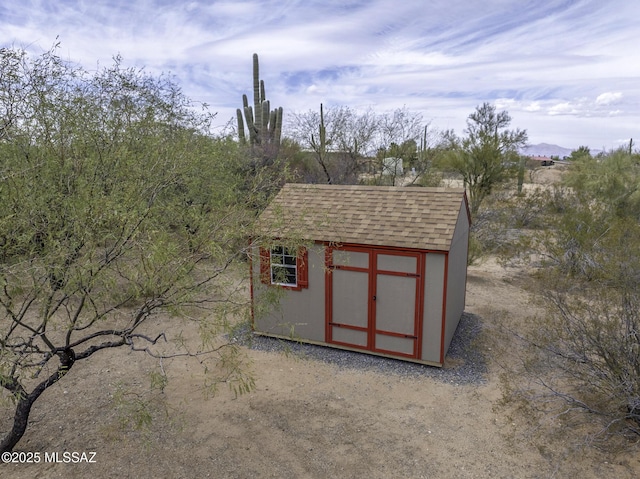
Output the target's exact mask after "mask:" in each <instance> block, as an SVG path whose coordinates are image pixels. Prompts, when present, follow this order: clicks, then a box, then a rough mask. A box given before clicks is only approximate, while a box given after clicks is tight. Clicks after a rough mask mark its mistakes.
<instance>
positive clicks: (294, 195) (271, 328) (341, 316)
mask: <svg viewBox="0 0 640 479" xmlns="http://www.w3.org/2000/svg"><path fill="white" fill-rule="evenodd" d="M469 227H470V216H469V209H468V203H467V196H466V193H465V191H464V189H448V188H417V187H415V188H412V187H382V186H352V185H348V186H343V185H306V184H286V185H284V187H283V188H282V189H281V191H280V192H279V193H278V194H277V195H276V197H275V198H274V199H273V201H272V202H271V203H270V204H269V206H268V207H267V208H266V209H265V210H264V211H263V212H262V214H261V215H260V217H259V219H258V231H259V232H260V236H261V237H262V238H267V239H269V242H263V243H262V244H259V241H258V240H257V239H256V241H255V242H254V243H253V245H252V248H253V252H254V255H252V256H253V257H254V258H256V259H255V260H254V261H252V264H251V285H252V287H251V297H252V302H253V304H256V302H257V300H259V299H260V297H261V295H263V294H266V293H268V292H269V289H270V288H276V290H277V291H278V292H280V293H282V294H281V296H280V298H279V306H278V307H277V308H275V309H271V310H268V311H264V310H262V309H261V308H254V314H253V329H254V331H255V332H256V333H258V334H262V335H268V336H275V337H281V338H288V339H292V338H293V339H296V340H298V341H303V342H308V343H314V344H320V345H325V346H331V347H337V348H344V349H349V350H356V351H360V352H366V353H370V354H376V355H382V356H389V357H393V358H397V359H404V360H408V361H414V362H418V363H424V364H429V365H434V366H442V365H443V363H444V358H445V355H446V353H447V350H448V348H449V345H450V343H451V340H452V338H453V335H454V333H455V330H456V327H457V326H458V322H459V321H460V317H461V315H462V312H463V311H464V305H465V292H466V279H467V255H468V244H469ZM289 238H295V239H296V240H302V243H300V244H304V246H299V247H295V248H292V247H287V246H285V244H286V243H287V241H286V239H289ZM261 246H262V247H261ZM272 291H273V290H272Z"/></svg>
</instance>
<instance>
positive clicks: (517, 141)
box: [441, 103, 527, 215]
mask: <svg viewBox="0 0 640 479" xmlns="http://www.w3.org/2000/svg"><path fill="white" fill-rule="evenodd" d="M510 123H511V117H510V116H509V114H508V113H507V112H506V111H502V112H496V108H495V106H493V105H491V104H489V103H484V104H482V105H480V106H478V107H477V108H476V111H475V112H473V113H471V114H470V115H469V118H468V119H467V128H466V130H465V133H466V136H465V137H463V138H458V137H457V136H456V135H455V133H454V132H452V131H449V132H446V133H445V135H444V137H445V140H446V141H447V143H448V147H449V148H448V149H449V152H448V154H447V155H446V156H444V157H443V160H442V161H441V164H442V165H443V166H445V167H446V168H448V169H450V170H452V171H455V172H456V173H458V174H460V175H461V176H462V179H463V181H464V184H465V187H466V188H468V191H469V207H470V210H471V213H472V214H473V215H475V214H476V213H477V212H478V209H479V208H480V205H481V204H482V201H483V200H484V199H485V198H486V197H487V196H489V195H490V194H491V192H492V190H493V188H494V187H495V186H496V185H497V184H499V183H500V182H501V181H503V180H504V178H505V174H506V172H507V168H506V166H505V165H506V164H509V163H511V162H514V161H517V159H518V157H519V155H518V148H519V147H521V146H524V144H525V143H526V142H527V132H526V131H523V130H519V129H516V130H507V129H506V128H507V127H508V126H509V124H510Z"/></svg>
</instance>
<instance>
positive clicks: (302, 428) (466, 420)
mask: <svg viewBox="0 0 640 479" xmlns="http://www.w3.org/2000/svg"><path fill="white" fill-rule="evenodd" d="M541 176H543V175H541ZM526 274H527V272H526V271H522V270H515V269H504V268H502V267H501V266H500V265H499V264H498V263H497V262H496V261H494V260H492V259H488V260H486V261H484V262H482V263H481V264H478V265H473V266H471V267H470V268H469V272H468V283H467V297H466V309H465V314H466V316H467V318H471V320H472V322H473V325H472V326H473V328H474V335H475V334H476V333H477V337H474V339H473V340H472V341H469V342H468V343H467V344H466V345H465V346H464V347H465V348H467V353H469V352H470V351H469V350H468V349H469V348H471V349H472V351H471V353H473V354H466V355H464V354H463V355H461V356H457V355H451V356H449V357H448V358H447V362H446V364H445V366H444V367H443V368H433V367H429V366H417V365H411V366H407V368H406V369H405V368H403V367H402V365H398V364H397V363H398V362H397V361H393V360H389V359H376V360H374V361H372V362H371V366H366V367H365V366H362V362H359V361H355V362H350V360H349V359H348V356H347V355H353V354H357V353H348V352H344V354H345V358H346V359H345V362H344V363H341V362H340V361H335V360H334V361H325V360H323V359H322V358H323V351H325V350H324V348H320V347H314V348H315V349H314V353H313V354H311V355H310V354H305V353H303V352H296V350H295V348H291V350H290V351H289V352H288V353H285V352H283V351H282V348H278V347H274V348H273V349H269V348H264V347H260V348H258V347H255V346H254V347H245V348H244V350H245V352H246V354H247V355H248V356H249V357H250V359H251V361H252V368H253V372H254V375H255V378H256V387H255V389H254V390H253V391H252V392H250V393H247V394H244V395H240V396H238V397H235V396H234V394H232V393H231V392H229V391H227V390H225V389H222V390H220V392H219V393H218V394H217V395H216V396H215V397H211V398H207V397H205V396H204V395H203V394H202V392H201V390H200V386H201V378H200V377H199V374H198V369H197V368H193V367H192V366H190V365H188V364H186V363H184V362H183V361H179V360H173V361H171V362H167V363H165V364H164V368H165V370H166V372H167V374H168V376H169V378H170V381H169V383H168V385H167V387H166V388H165V389H164V392H162V393H160V392H158V393H157V394H156V396H155V397H156V400H157V401H156V402H153V403H152V405H151V407H150V409H149V411H150V414H151V415H152V416H153V422H152V423H151V424H150V425H149V426H148V427H147V428H143V429H135V428H134V427H133V425H132V424H131V423H127V422H126V421H123V419H122V417H123V416H122V414H123V411H121V410H119V409H118V407H117V404H116V401H114V397H115V396H116V395H117V391H118V390H119V388H121V387H122V386H126V388H127V389H128V390H132V391H135V390H139V391H146V390H148V388H149V386H148V376H147V372H148V371H149V370H150V369H152V368H153V364H154V363H153V362H152V361H151V360H150V359H149V358H146V357H144V356H143V355H140V354H134V353H132V352H130V351H126V350H120V351H108V352H104V353H103V354H97V355H95V356H93V357H92V358H91V359H89V360H88V361H89V363H88V364H84V365H77V366H78V367H76V368H74V369H73V370H72V371H71V372H70V373H69V375H68V376H67V377H65V378H63V380H61V381H60V382H59V383H58V384H56V385H55V386H54V387H52V388H50V389H49V390H48V391H47V392H46V393H45V394H44V396H43V397H42V398H41V399H40V400H39V401H38V402H37V403H36V405H35V407H34V410H33V413H32V416H31V421H30V425H29V430H28V432H27V434H26V435H25V436H24V438H23V439H22V441H21V442H20V443H19V445H18V447H17V448H16V451H31V452H40V453H41V454H44V453H45V452H60V453H61V452H62V451H76V452H95V457H94V460H95V462H94V463H80V464H68V463H52V462H47V463H44V462H41V463H39V464H0V477H2V478H12V479H27V478H29V479H32V478H56V477H64V478H86V477H94V478H119V479H122V478H138V479H140V478H207V477H210V478H263V477H264V478H268V477H274V478H327V477H340V478H565V477H566V478H574V477H581V478H582V479H589V478H602V477H615V478H620V479H624V478H635V477H640V456H639V455H638V453H637V449H636V447H635V446H634V445H632V444H630V445H629V447H628V448H627V449H626V450H622V451H619V452H617V453H612V452H603V451H600V450H598V449H595V448H593V447H583V446H584V441H583V439H582V438H581V436H580V434H579V433H578V432H576V431H572V430H567V431H566V433H565V434H560V435H554V436H553V438H550V440H549V443H548V444H546V445H545V446H541V445H540V442H539V441H536V440H533V437H534V436H533V435H532V431H533V430H534V429H535V424H531V421H529V420H527V418H526V417H522V416H521V415H519V414H518V412H517V411H516V410H515V409H510V408H509V407H508V405H507V406H505V405H504V404H503V403H502V401H501V399H502V392H501V388H500V381H499V378H500V374H501V372H502V370H501V366H500V362H501V361H500V360H498V358H496V354H495V351H494V348H492V347H491V341H490V340H488V339H487V337H489V336H491V332H492V328H493V327H494V326H493V322H492V321H493V318H494V317H497V316H498V315H499V316H500V317H502V318H504V317H506V318H512V319H513V321H514V324H517V322H518V321H519V320H521V319H522V318H523V317H524V316H526V315H528V314H530V312H531V310H532V308H533V306H532V305H531V303H530V298H529V296H528V294H527V292H526V291H525V290H524V289H523V287H522V278H523V276H524V275H526ZM274 341H275V340H274ZM262 344H264V341H262ZM331 354H333V353H331ZM327 355H329V353H327ZM332 357H335V354H333V356H332ZM467 361H480V362H482V365H481V366H482V367H474V368H471V370H472V372H471V373H469V366H470V365H469V364H465V362H467ZM385 362H388V363H389V364H386V363H385ZM387 366H389V367H387ZM473 366H476V365H473ZM421 370H422V371H425V373H424V374H423V373H421ZM457 371H459V372H460V374H457ZM470 374H471V376H473V377H471V378H470V377H469V375H470ZM460 378H462V379H460ZM165 408H166V411H167V412H168V414H165ZM8 414H9V411H8V410H3V415H4V416H5V417H3V418H2V419H3V422H0V432H2V431H4V430H6V427H7V425H8V419H9V418H8V417H7V415H8Z"/></svg>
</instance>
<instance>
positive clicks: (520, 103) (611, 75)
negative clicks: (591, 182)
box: [0, 0, 640, 150]
mask: <svg viewBox="0 0 640 479" xmlns="http://www.w3.org/2000/svg"><path fill="white" fill-rule="evenodd" d="M639 14H640V3H639V2H627V1H625V0H612V1H609V2H600V1H598V0H575V1H563V0H551V1H546V2H538V1H535V0H527V1H525V2H521V1H515V0H514V1H504V0H490V1H489V2H486V3H483V4H482V5H480V4H478V3H477V2H471V1H468V0H457V1H453V2H451V1H450V0H449V1H445V0H435V1H434V2H431V4H430V5H429V6H428V8H425V6H424V4H423V2H421V1H418V0H408V1H406V2H404V3H402V4H397V2H393V1H390V0H371V1H364V0H350V1H338V0H333V1H332V0H329V1H325V2H319V1H311V2H303V1H301V0H291V1H289V2H287V3H286V4H282V2H275V1H274V0H264V1H257V0H245V1H235V2H231V1H212V2H207V3H205V2H197V1H192V2H178V1H175V0H146V1H143V2H136V3H135V4H129V3H123V2H120V1H116V0H95V1H94V2H92V3H91V4H88V3H85V2H77V1H72V0H61V1H58V2H55V3H53V4H46V3H44V2H42V1H41V0H25V1H20V2H18V1H17V0H8V1H7V2H3V4H2V6H0V25H2V29H3V31H4V35H3V37H4V41H3V42H2V43H1V44H0V46H4V47H10V46H17V47H24V48H25V49H26V50H27V51H29V52H30V53H33V54H38V53H41V52H43V51H46V50H48V49H49V48H50V47H51V45H53V44H54V43H55V42H56V41H57V39H59V41H60V42H61V50H60V55H61V56H62V57H63V58H68V59H69V60H70V61H72V62H74V63H78V64H80V65H81V66H83V67H84V68H85V69H87V70H95V69H96V68H97V67H98V66H100V67H102V66H108V65H109V64H111V61H112V58H113V56H115V55H121V56H122V58H123V66H125V67H137V68H144V69H145V71H147V72H149V73H151V74H154V75H156V74H160V73H162V72H165V73H170V74H172V75H174V76H175V78H176V80H177V82H178V84H179V85H180V86H181V88H182V89H183V91H184V93H185V94H186V95H187V96H188V97H189V98H190V99H192V100H194V101H196V102H202V103H207V104H209V105H210V108H211V111H214V112H217V114H218V115H217V118H216V124H217V125H218V126H219V127H220V128H222V127H224V125H225V124H226V123H227V122H229V121H233V122H234V123H235V120H234V118H235V110H236V108H238V107H241V105H242V94H247V95H248V96H249V97H251V92H252V54H253V53H254V52H255V53H257V54H258V55H259V58H260V77H261V79H264V81H265V86H266V93H267V98H268V99H269V100H270V101H271V104H272V105H273V106H275V107H277V106H282V107H283V108H284V112H285V116H286V115H287V114H288V113H292V112H297V113H301V112H306V111H309V110H318V109H319V105H320V103H323V104H325V105H326V106H334V105H335V106H341V105H344V106H349V107H350V108H353V109H355V110H363V109H366V108H369V107H371V108H373V109H374V110H375V111H376V112H377V113H384V112H387V111H392V110H394V109H397V108H403V107H405V106H406V107H407V109H408V110H410V111H412V112H416V113H420V114H422V116H423V119H424V122H425V123H430V125H431V126H432V128H434V129H437V130H439V131H443V130H447V129H454V130H455V132H456V133H457V134H462V133H463V130H464V128H465V127H466V119H467V117H468V116H469V114H471V113H472V112H473V111H474V110H475V108H476V107H477V106H478V105H480V104H482V103H484V102H489V103H492V104H493V105H495V106H496V108H497V109H498V111H502V110H506V111H508V112H509V114H510V116H511V118H512V122H511V124H510V126H509V128H510V129H515V128H520V129H523V130H527V133H528V135H529V143H530V144H539V143H549V144H554V145H558V146H561V147H563V148H567V149H571V150H574V149H576V148H578V147H580V146H588V147H589V148H591V149H593V150H601V149H604V150H611V149H615V148H618V147H620V146H622V145H624V144H628V142H629V140H630V138H633V137H634V135H635V136H638V130H637V128H638V125H637V119H638V118H640V85H639V84H638V81H637V80H638V78H640V53H639V52H638V50H637V47H636V46H637V45H638V44H639V43H640V29H638V28H637V18H638V17H639Z"/></svg>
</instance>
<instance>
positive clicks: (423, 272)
mask: <svg viewBox="0 0 640 479" xmlns="http://www.w3.org/2000/svg"><path fill="white" fill-rule="evenodd" d="M419 268H420V270H419V273H420V278H419V280H418V283H420V286H419V288H418V292H417V293H416V294H417V295H418V296H419V303H416V309H417V310H418V328H417V329H416V334H417V335H418V341H416V348H417V350H418V351H417V354H416V358H418V359H422V337H423V335H424V296H425V294H424V288H425V281H426V276H427V255H426V254H425V253H422V254H421V255H420V260H419Z"/></svg>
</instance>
